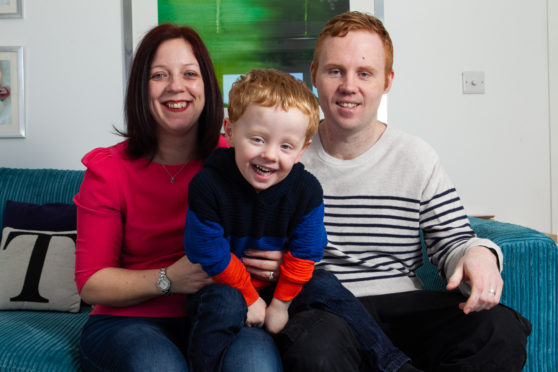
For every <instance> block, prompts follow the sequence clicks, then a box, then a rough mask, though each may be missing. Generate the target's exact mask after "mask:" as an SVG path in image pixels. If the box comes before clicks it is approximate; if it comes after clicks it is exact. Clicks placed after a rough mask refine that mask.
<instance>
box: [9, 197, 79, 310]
mask: <svg viewBox="0 0 558 372" xmlns="http://www.w3.org/2000/svg"><path fill="white" fill-rule="evenodd" d="M76 236H77V234H76V206H75V205H73V204H61V203H55V204H43V205H38V204H28V203H21V202H14V201H10V200H8V201H7V202H6V208H5V210H4V226H3V229H2V240H1V242H0V310H54V311H67V312H74V313H75V312H78V311H79V309H80V304H81V299H80V297H79V294H78V292H77V288H76V285H75V282H74V267H75V250H76Z"/></svg>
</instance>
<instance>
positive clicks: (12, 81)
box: [0, 0, 25, 137]
mask: <svg viewBox="0 0 558 372" xmlns="http://www.w3.org/2000/svg"><path fill="white" fill-rule="evenodd" d="M0 1H2V0H0ZM24 107H25V106H24V95H23V47H11V46H6V47H3V46H0V137H25V115H24V112H25V110H24Z"/></svg>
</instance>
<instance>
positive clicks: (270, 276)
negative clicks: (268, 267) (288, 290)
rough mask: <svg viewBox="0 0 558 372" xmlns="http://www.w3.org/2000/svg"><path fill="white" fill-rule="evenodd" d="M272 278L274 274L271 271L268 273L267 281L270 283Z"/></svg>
mask: <svg viewBox="0 0 558 372" xmlns="http://www.w3.org/2000/svg"><path fill="white" fill-rule="evenodd" d="M274 276H275V274H274V273H273V271H270V272H269V276H268V278H269V280H270V281H272V280H273V277H274Z"/></svg>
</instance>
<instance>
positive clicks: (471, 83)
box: [463, 71, 484, 94]
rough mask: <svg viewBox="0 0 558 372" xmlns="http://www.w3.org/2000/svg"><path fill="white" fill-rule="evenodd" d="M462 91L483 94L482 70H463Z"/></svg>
mask: <svg viewBox="0 0 558 372" xmlns="http://www.w3.org/2000/svg"><path fill="white" fill-rule="evenodd" d="M463 93H465V94H484V72H483V71H465V72H463Z"/></svg>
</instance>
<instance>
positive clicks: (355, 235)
mask: <svg viewBox="0 0 558 372" xmlns="http://www.w3.org/2000/svg"><path fill="white" fill-rule="evenodd" d="M392 63H393V46H392V43H391V39H390V37H389V34H388V32H387V31H386V30H385V28H384V27H383V25H382V23H381V22H380V21H379V20H378V19H376V18H374V17H372V16H369V15H366V14H363V13H359V12H347V13H344V14H341V15H338V16H336V17H334V18H333V19H331V20H330V21H329V22H328V23H327V24H326V26H325V28H324V29H323V30H322V32H321V34H320V36H319V38H318V41H317V43H316V49H315V52H314V60H313V62H312V66H311V74H312V83H313V85H314V86H315V87H316V88H317V91H318V96H319V102H320V106H321V108H322V110H323V113H324V120H323V122H322V123H321V124H320V128H319V130H318V134H317V135H316V136H315V137H314V139H313V142H312V145H311V146H310V148H309V149H308V150H307V151H306V153H305V154H304V156H303V158H302V160H301V161H302V162H303V163H304V164H305V166H306V167H307V169H308V170H309V171H310V172H312V173H313V174H314V175H315V176H316V177H317V178H318V179H319V181H320V182H321V184H322V187H323V190H324V201H325V219H324V222H325V225H326V229H327V233H328V240H329V243H328V246H327V249H326V255H325V257H324V260H323V261H322V262H321V264H322V267H323V268H325V269H327V270H329V271H331V272H332V273H334V274H336V275H337V277H338V278H339V279H340V280H341V282H342V283H343V284H344V285H345V286H346V287H347V288H348V289H349V290H351V291H352V292H353V293H354V294H355V295H356V296H357V297H359V299H360V300H361V302H362V303H363V304H364V305H365V307H366V308H367V309H368V310H369V311H370V313H371V314H372V315H374V316H375V317H376V319H377V320H378V322H379V324H380V325H381V326H382V328H383V329H384V331H385V332H386V334H387V336H388V337H389V338H390V339H391V340H392V341H393V343H394V344H395V346H396V347H398V348H400V349H401V350H402V351H403V352H404V353H406V354H407V355H409V356H410V357H411V359H412V360H413V364H414V365H415V366H417V367H418V368H421V369H424V370H437V371H465V370H467V371H483V370H486V371H519V370H521V368H522V366H523V364H524V363H525V358H526V351H525V346H526V342H527V336H528V334H529V333H530V324H529V322H528V321H527V320H526V319H524V318H523V317H522V316H521V315H520V314H518V313H517V312H515V311H513V310H511V309H509V308H507V307H505V306H502V305H499V300H500V296H501V293H502V286H503V281H502V277H501V275H500V270H501V268H502V252H501V250H500V248H499V247H498V246H497V245H496V244H494V243H493V242H491V241H489V240H485V239H479V238H477V237H476V236H475V234H474V233H473V231H472V230H471V228H470V226H469V223H468V220H467V217H466V215H465V212H464V209H463V206H462V204H461V201H460V199H459V197H458V195H457V193H456V191H455V189H454V187H453V186H452V184H451V182H450V180H449V178H448V177H447V175H446V173H445V172H444V171H443V169H442V168H441V166H440V162H439V159H438V157H437V155H436V153H435V152H434V150H433V149H432V148H431V147H430V146H428V145H427V144H426V143H424V142H423V141H421V140H419V139H418V138H415V137H413V136H410V135H408V134H406V133H403V132H402V131H400V130H398V129H396V128H392V127H391V126H387V125H386V124H384V123H381V122H379V121H378V119H377V112H378V106H379V104H380V100H381V98H382V95H383V94H384V93H387V92H388V91H389V90H390V88H391V84H392V81H393V77H394V72H393V70H392ZM420 230H422V232H423V233H424V239H425V242H426V244H427V246H428V256H429V259H430V260H431V261H432V262H433V263H434V264H436V265H437V266H438V268H439V271H440V273H441V275H442V276H444V277H445V278H447V279H448V284H447V289H448V290H450V291H451V290H454V289H457V288H458V287H459V289H461V291H462V293H463V294H464V295H462V294H461V293H459V292H457V291H455V292H451V293H442V292H429V291H423V290H421V289H422V283H421V282H420V280H419V279H418V277H417V276H416V269H417V268H419V267H420V266H421V264H422V253H421V244H420ZM304 315H305V316H299V317H298V318H293V321H292V322H291V323H290V325H288V326H287V329H286V330H285V331H284V332H283V333H282V334H281V338H280V342H279V345H280V348H281V350H282V353H283V357H284V364H285V368H286V369H288V370H301V371H302V370H305V371H308V370H312V371H315V370H320V369H321V370H328V371H331V370H340V371H341V370H343V371H354V370H358V369H359V366H360V365H361V360H360V354H359V353H358V352H357V351H355V350H356V348H357V346H356V345H357V344H355V342H354V340H353V339H352V338H351V335H350V334H349V333H347V332H346V325H345V324H343V322H342V321H339V319H335V318H334V317H331V316H329V315H327V314H324V313H321V312H317V311H314V312H311V313H307V314H304ZM323 340H327V341H323ZM293 345H295V346H296V347H292V346H293ZM294 350H299V351H298V352H296V353H295V352H294ZM314 355H319V356H320V357H313V356H314ZM360 368H361V367H360Z"/></svg>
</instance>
